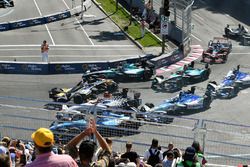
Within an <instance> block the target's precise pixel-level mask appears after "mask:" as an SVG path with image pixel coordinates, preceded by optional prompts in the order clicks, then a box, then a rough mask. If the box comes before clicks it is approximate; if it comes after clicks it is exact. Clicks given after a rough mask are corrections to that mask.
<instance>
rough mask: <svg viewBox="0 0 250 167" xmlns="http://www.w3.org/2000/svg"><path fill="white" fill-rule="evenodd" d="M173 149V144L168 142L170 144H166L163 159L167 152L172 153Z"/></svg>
mask: <svg viewBox="0 0 250 167" xmlns="http://www.w3.org/2000/svg"><path fill="white" fill-rule="evenodd" d="M173 149H174V144H173V143H172V142H170V143H169V144H168V149H167V150H166V151H164V152H163V159H164V158H165V157H166V155H167V153H168V152H169V151H173Z"/></svg>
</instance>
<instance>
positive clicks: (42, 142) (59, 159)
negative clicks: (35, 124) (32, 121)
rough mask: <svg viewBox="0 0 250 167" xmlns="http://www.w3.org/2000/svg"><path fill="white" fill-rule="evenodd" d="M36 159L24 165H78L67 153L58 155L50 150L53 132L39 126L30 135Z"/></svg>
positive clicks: (27, 166) (69, 166)
mask: <svg viewBox="0 0 250 167" xmlns="http://www.w3.org/2000/svg"><path fill="white" fill-rule="evenodd" d="M31 138H32V140H33V141H34V146H35V151H36V159H35V160H34V161H33V162H32V163H30V164H27V165H26V167H49V166H50V167H78V165H77V164H76V162H75V161H74V160H73V159H72V158H71V157H70V156H69V155H58V154H54V153H53V151H52V148H53V145H54V134H53V133H52V132H51V131H50V130H49V129H47V128H39V129H37V130H36V131H35V132H34V133H33V134H32V135H31Z"/></svg>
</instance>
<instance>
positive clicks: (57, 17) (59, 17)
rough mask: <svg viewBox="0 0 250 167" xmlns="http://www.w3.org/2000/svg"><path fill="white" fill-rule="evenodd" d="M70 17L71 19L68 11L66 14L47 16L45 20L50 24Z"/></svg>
mask: <svg viewBox="0 0 250 167" xmlns="http://www.w3.org/2000/svg"><path fill="white" fill-rule="evenodd" d="M69 17H71V14H70V11H66V12H61V13H57V14H53V15H49V16H45V17H44V19H45V22H46V23H50V22H54V21H58V20H62V19H66V18H69Z"/></svg>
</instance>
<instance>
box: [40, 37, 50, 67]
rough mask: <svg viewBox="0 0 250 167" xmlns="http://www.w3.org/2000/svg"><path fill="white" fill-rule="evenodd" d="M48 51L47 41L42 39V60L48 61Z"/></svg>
mask: <svg viewBox="0 0 250 167" xmlns="http://www.w3.org/2000/svg"><path fill="white" fill-rule="evenodd" d="M48 52H49V44H48V43H47V41H46V40H44V41H43V43H42V45H41V53H42V61H43V62H48V61H49V57H48Z"/></svg>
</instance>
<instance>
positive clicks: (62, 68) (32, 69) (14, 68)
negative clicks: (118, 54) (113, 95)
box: [0, 54, 154, 75]
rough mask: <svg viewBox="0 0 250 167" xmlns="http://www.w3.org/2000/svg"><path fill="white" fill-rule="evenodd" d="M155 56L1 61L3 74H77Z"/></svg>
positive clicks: (0, 71)
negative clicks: (86, 59) (87, 60)
mask: <svg viewBox="0 0 250 167" xmlns="http://www.w3.org/2000/svg"><path fill="white" fill-rule="evenodd" d="M153 57H154V56H153V55H151V54H149V55H145V56H141V57H134V58H130V59H122V60H114V61H102V62H80V61H79V62H51V63H45V62H38V63H36V62H15V61H0V73H2V74H44V75H45V74H46V75H47V74H76V73H83V72H85V71H87V70H88V69H89V68H91V67H98V69H108V68H112V67H116V66H117V65H118V64H119V63H121V62H127V63H135V62H137V61H138V59H139V58H144V59H147V60H150V59H152V58H153Z"/></svg>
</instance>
